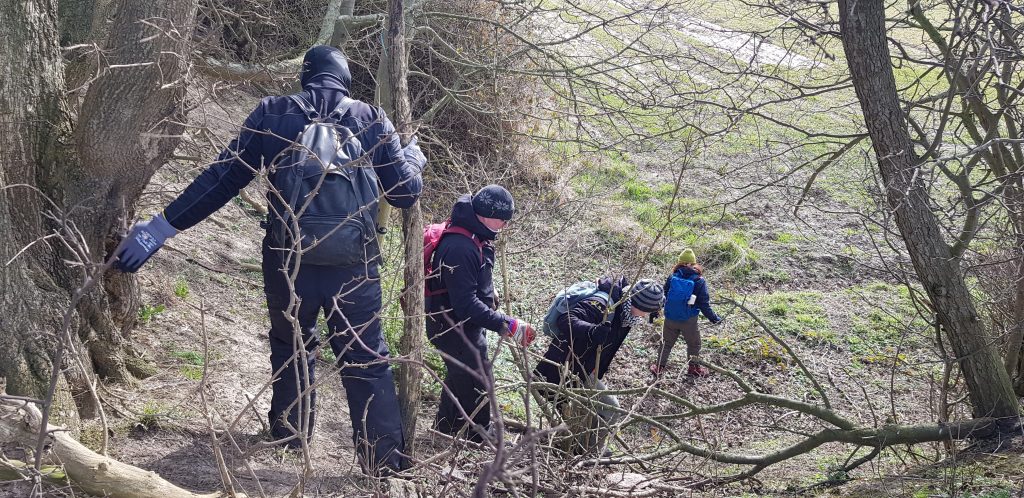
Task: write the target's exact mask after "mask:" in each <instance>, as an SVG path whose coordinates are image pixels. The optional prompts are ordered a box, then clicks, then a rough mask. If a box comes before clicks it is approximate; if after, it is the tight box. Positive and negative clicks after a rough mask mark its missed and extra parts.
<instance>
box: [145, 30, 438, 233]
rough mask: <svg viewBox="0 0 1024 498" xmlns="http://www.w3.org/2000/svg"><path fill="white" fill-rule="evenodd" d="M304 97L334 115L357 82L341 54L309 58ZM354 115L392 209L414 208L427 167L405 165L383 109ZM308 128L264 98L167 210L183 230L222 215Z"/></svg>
mask: <svg viewBox="0 0 1024 498" xmlns="http://www.w3.org/2000/svg"><path fill="white" fill-rule="evenodd" d="M305 59H306V65H305V67H304V69H303V73H302V88H303V91H302V93H301V94H300V95H302V96H303V97H304V98H305V99H306V101H307V102H310V103H311V104H313V106H314V107H315V108H317V109H318V110H319V111H320V112H321V113H324V114H326V113H328V112H330V111H331V110H334V109H335V108H336V107H337V106H338V104H339V103H341V98H342V97H345V96H348V94H349V92H348V87H349V85H350V84H351V81H352V76H351V74H350V73H349V70H348V63H347V62H346V61H345V58H344V56H342V55H341V52H339V51H337V50H335V49H331V48H330V47H325V46H318V47H314V48H312V49H310V50H309V52H307V54H306V58H305ZM350 113H351V115H352V117H353V118H354V120H355V121H356V122H357V123H359V125H360V129H358V130H352V131H353V133H354V134H355V135H356V136H357V137H358V138H359V141H360V142H362V146H363V150H365V151H368V152H369V153H370V154H371V159H372V161H373V166H374V172H375V173H376V174H377V177H378V179H379V180H380V184H381V186H382V187H383V191H384V192H385V199H387V201H388V203H389V204H391V205H393V206H395V207H399V208H407V207H409V206H411V205H412V204H413V203H414V202H415V201H416V198H417V197H419V195H420V191H421V190H422V186H423V183H422V180H421V178H420V170H421V169H422V167H423V165H422V164H412V163H410V162H407V161H406V160H405V155H404V153H403V152H402V145H401V142H400V141H399V138H398V134H397V133H395V127H394V125H393V124H391V121H390V120H388V118H387V116H385V115H384V112H383V111H381V110H380V109H378V108H376V107H373V106H371V105H368V104H365V103H363V102H359V101H356V102H355V104H353V105H352V107H351V110H350ZM307 124H308V120H307V118H306V115H305V114H304V113H303V112H302V110H301V109H300V108H299V106H298V105H297V104H295V102H293V101H292V100H291V99H289V98H288V97H287V96H270V97H264V98H263V100H261V101H260V103H259V105H258V106H256V109H254V110H253V111H252V113H250V114H249V117H248V118H246V120H245V123H244V124H243V125H242V130H241V131H240V132H239V134H238V137H237V138H235V139H234V140H232V141H231V143H230V144H229V145H228V147H227V149H224V151H223V152H221V154H220V156H219V157H218V158H217V161H215V162H214V163H213V164H211V165H210V166H209V167H208V168H207V169H206V170H205V171H203V172H202V173H201V174H200V175H199V176H198V177H196V179H195V180H194V181H193V182H192V184H191V185H189V186H188V187H187V188H185V190H184V192H182V193H181V195H179V196H178V198H177V199H175V200H174V201H173V202H172V203H171V204H170V205H169V206H167V208H166V209H165V210H164V216H165V217H166V218H167V221H168V222H169V223H170V224H171V225H172V226H174V228H177V229H178V230H185V229H187V228H189V227H191V226H193V225H195V224H196V223H199V222H200V221H202V220H203V219H205V218H206V217H207V216H209V215H210V214H212V213H213V212H214V211H216V210H218V209H220V208H221V207H222V206H223V205H224V204H226V203H227V202H228V201H229V200H231V199H232V198H233V197H235V196H236V195H238V192H239V190H241V189H242V188H244V187H245V186H246V185H248V184H249V182H251V181H252V180H253V178H254V177H255V175H256V172H257V171H259V170H260V168H262V167H264V166H269V165H270V163H271V162H272V161H273V160H274V159H275V158H276V157H277V155H278V154H280V153H281V151H282V150H284V149H285V148H286V147H288V145H290V144H291V143H292V142H293V141H294V140H295V139H296V138H297V137H298V136H299V132H301V131H302V129H303V128H304V127H305V126H306V125H307Z"/></svg>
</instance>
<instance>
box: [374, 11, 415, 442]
mask: <svg viewBox="0 0 1024 498" xmlns="http://www.w3.org/2000/svg"><path fill="white" fill-rule="evenodd" d="M403 3H404V2H403V0H388V18H387V35H386V37H385V42H384V57H383V60H382V61H381V66H383V67H386V69H387V76H388V78H387V81H388V85H387V90H388V91H387V92H384V91H382V92H381V94H382V97H385V95H386V97H385V102H388V103H390V106H388V105H387V104H386V103H385V110H386V111H388V114H389V115H390V116H391V119H392V120H393V121H394V123H395V128H396V129H397V130H398V133H399V134H400V135H401V136H402V144H403V145H404V144H405V143H407V142H408V137H409V135H410V132H411V131H412V130H411V127H412V111H411V108H410V105H409V85H408V72H409V55H408V52H407V49H406V44H405V15H404V11H403V8H404V6H403ZM389 107H390V108H389ZM402 236H403V238H404V239H405V274H404V279H405V292H404V299H402V311H403V312H404V314H405V324H404V327H403V329H402V340H401V342H400V343H399V353H400V354H401V355H402V356H404V357H405V358H406V361H403V362H402V363H401V364H400V365H399V367H398V399H399V402H400V404H401V407H402V427H404V429H405V438H406V441H407V444H408V446H407V449H408V451H410V452H411V451H412V443H413V441H414V438H415V436H416V415H417V412H419V406H420V390H421V389H420V384H421V379H422V376H423V372H422V371H421V370H420V364H421V362H422V361H423V330H424V326H425V323H424V322H425V320H424V311H423V214H422V212H421V211H420V204H419V202H416V203H415V204H413V205H412V207H410V208H408V209H405V210H404V211H403V212H402Z"/></svg>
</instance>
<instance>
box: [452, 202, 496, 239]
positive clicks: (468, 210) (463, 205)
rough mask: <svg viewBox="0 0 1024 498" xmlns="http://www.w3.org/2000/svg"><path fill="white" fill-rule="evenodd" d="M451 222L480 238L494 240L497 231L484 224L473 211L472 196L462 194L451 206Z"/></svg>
mask: <svg viewBox="0 0 1024 498" xmlns="http://www.w3.org/2000/svg"><path fill="white" fill-rule="evenodd" d="M452 223H453V224H455V225H459V226H460V227H463V228H466V229H468V230H469V231H470V232H473V233H474V234H475V235H476V236H477V237H480V238H481V239H482V240H494V239H495V237H497V236H498V233H497V232H495V231H494V230H491V229H490V228H487V227H486V226H484V224H483V223H481V222H480V219H479V218H477V217H476V212H475V211H473V196H471V195H469V194H463V195H461V196H459V199H458V200H457V201H455V205H454V206H452Z"/></svg>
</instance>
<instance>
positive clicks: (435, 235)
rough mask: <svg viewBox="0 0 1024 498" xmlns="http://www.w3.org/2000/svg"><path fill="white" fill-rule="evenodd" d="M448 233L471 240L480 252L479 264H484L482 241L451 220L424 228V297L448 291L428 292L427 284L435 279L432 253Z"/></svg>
mask: <svg viewBox="0 0 1024 498" xmlns="http://www.w3.org/2000/svg"><path fill="white" fill-rule="evenodd" d="M450 233H457V234H459V235H462V236H463V237H468V238H469V240H472V241H473V244H475V245H476V248H477V250H479V252H480V264H481V265H483V264H484V241H482V240H480V238H479V237H477V236H476V235H474V234H473V233H472V232H470V231H469V230H467V229H465V228H463V227H460V226H458V225H452V221H451V220H447V221H445V222H444V223H433V224H430V225H427V226H426V228H424V229H423V274H424V275H425V276H426V278H427V281H426V282H425V283H424V285H423V293H424V295H426V296H437V295H440V294H444V293H446V292H448V289H437V290H430V286H429V285H428V284H429V282H430V279H431V278H436V276H435V275H434V268H433V266H432V261H431V260H432V259H434V251H435V250H436V249H437V246H438V245H439V244H440V243H441V238H443V237H444V236H445V235H448V234H450Z"/></svg>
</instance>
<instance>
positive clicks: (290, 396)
mask: <svg viewBox="0 0 1024 498" xmlns="http://www.w3.org/2000/svg"><path fill="white" fill-rule="evenodd" d="M288 277H289V274H288V273H287V270H285V269H282V262H281V257H280V256H279V252H278V251H275V250H272V249H269V248H268V245H267V243H266V241H265V242H264V248H263V284H264V292H265V293H266V297H267V310H268V312H269V314H270V364H271V367H272V368H273V371H274V373H275V374H276V378H275V380H274V383H273V396H272V398H271V401H270V412H269V413H268V417H269V419H270V426H271V432H272V434H273V436H275V437H277V438H286V437H289V436H292V435H295V434H296V432H298V433H301V432H302V431H303V430H305V432H306V434H307V435H312V433H313V426H314V422H315V414H316V390H315V389H314V388H313V387H312V386H313V385H314V383H315V381H316V375H315V365H316V363H315V354H316V351H317V350H318V349H319V346H320V331H319V330H318V327H317V319H318V318H319V316H320V313H321V312H323V314H324V317H325V319H326V324H327V331H328V337H329V343H330V346H331V349H332V350H333V351H334V354H335V356H336V357H337V358H338V362H339V366H341V382H342V385H343V386H344V387H345V392H346V395H347V398H348V408H349V415H350V418H351V420H352V429H353V434H352V438H353V442H354V443H355V446H356V451H357V454H358V455H359V458H360V460H361V462H362V464H363V465H364V467H365V468H366V469H367V470H368V471H369V472H371V473H374V474H375V473H377V472H378V471H379V470H380V469H381V468H382V467H390V468H392V469H402V468H404V467H405V463H406V462H405V460H404V458H403V457H402V456H401V455H400V453H401V452H402V451H404V446H405V441H404V437H403V433H402V417H401V413H400V410H399V405H398V396H397V394H396V392H395V383H394V376H393V374H392V372H391V366H390V364H389V363H388V361H387V360H388V354H389V353H388V346H387V342H386V341H385V340H384V336H383V333H382V332H381V326H380V319H379V312H380V309H381V288H380V277H379V274H378V271H377V268H376V266H368V267H367V266H364V267H357V268H339V267H317V266H303V267H301V268H299V270H298V274H297V276H296V277H295V279H294V284H293V285H289V278H288ZM293 295H294V299H293ZM302 349H305V351H306V353H305V356H306V361H305V362H303V361H301V359H300V356H299V355H298V354H296V352H297V351H300V350H302ZM296 360H298V361H296ZM293 442H294V443H298V441H297V440H293Z"/></svg>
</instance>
